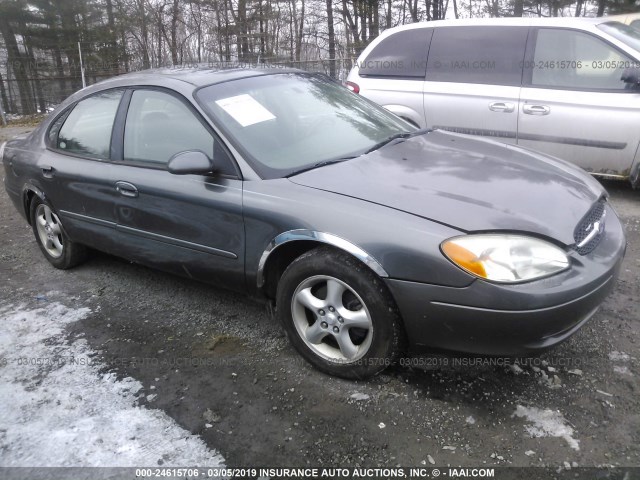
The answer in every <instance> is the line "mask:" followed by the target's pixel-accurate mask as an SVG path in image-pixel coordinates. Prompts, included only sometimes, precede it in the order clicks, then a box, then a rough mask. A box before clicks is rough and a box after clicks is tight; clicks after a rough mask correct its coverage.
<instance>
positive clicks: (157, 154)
mask: <svg viewBox="0 0 640 480" xmlns="http://www.w3.org/2000/svg"><path fill="white" fill-rule="evenodd" d="M213 147H214V140H213V136H212V135H211V133H209V131H208V130H207V129H206V128H205V127H204V125H202V123H200V121H199V120H198V119H197V118H196V116H195V115H194V113H193V112H192V111H191V110H190V109H189V108H188V107H187V106H186V105H185V104H184V103H183V102H182V101H180V100H179V99H178V98H176V97H175V96H173V95H169V94H168V93H164V92H160V91H157V90H136V91H135V92H133V95H132V96H131V103H130V104H129V111H128V113H127V121H126V124H125V129H124V159H125V160H132V161H138V162H147V163H152V164H156V165H166V164H167V163H168V162H169V159H170V158H171V157H172V156H173V155H175V154H176V153H180V152H184V151H187V150H201V151H203V152H204V153H206V154H207V156H208V157H209V158H213Z"/></svg>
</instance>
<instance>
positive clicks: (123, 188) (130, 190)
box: [116, 182, 138, 198]
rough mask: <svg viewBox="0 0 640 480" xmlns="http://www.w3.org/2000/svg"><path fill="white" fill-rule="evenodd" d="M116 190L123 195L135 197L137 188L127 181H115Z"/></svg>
mask: <svg viewBox="0 0 640 480" xmlns="http://www.w3.org/2000/svg"><path fill="white" fill-rule="evenodd" d="M116 190H117V191H118V193H119V194H120V195H122V196H123V197H132V198H135V197H137V196H138V189H137V188H136V186H135V185H134V184H132V183H129V182H116Z"/></svg>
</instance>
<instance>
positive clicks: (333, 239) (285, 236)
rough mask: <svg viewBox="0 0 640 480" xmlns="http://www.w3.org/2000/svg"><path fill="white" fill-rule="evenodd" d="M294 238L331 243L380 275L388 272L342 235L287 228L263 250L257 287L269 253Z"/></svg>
mask: <svg viewBox="0 0 640 480" xmlns="http://www.w3.org/2000/svg"><path fill="white" fill-rule="evenodd" d="M296 240H314V241H316V242H321V243H326V244H328V245H333V246H334V247H336V248H339V249H340V250H344V251H345V252H348V253H350V254H351V255H353V256H354V257H356V258H357V259H358V260H360V261H361V262H362V263H364V264H365V265H367V266H368V267H369V268H370V269H371V270H373V271H374V272H375V273H376V274H377V275H378V276H380V277H388V276H389V274H388V273H387V272H386V271H385V269H384V268H382V265H380V263H379V262H378V261H377V260H376V259H375V258H373V257H372V256H371V255H369V254H368V253H367V252H365V251H364V250H363V249H362V248H360V247H358V246H357V245H354V244H353V243H351V242H349V241H348V240H345V239H344V238H342V237H338V236H337V235H333V234H331V233H325V232H316V231H313V230H304V229H300V230H289V231H288V232H283V233H281V234H280V235H278V236H277V237H276V238H274V239H273V240H271V242H270V243H269V245H268V246H267V248H266V249H265V251H264V252H263V253H262V256H261V257H260V262H259V263H258V275H257V280H258V288H259V289H260V288H262V287H263V286H264V267H265V266H266V264H267V260H268V259H269V255H271V254H272V253H273V252H274V251H275V250H276V249H277V248H278V247H279V246H280V245H282V244H284V243H288V242H294V241H296Z"/></svg>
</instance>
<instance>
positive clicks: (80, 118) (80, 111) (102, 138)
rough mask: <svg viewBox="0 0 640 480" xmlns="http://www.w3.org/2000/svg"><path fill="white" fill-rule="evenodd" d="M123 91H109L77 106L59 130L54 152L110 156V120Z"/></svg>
mask: <svg viewBox="0 0 640 480" xmlns="http://www.w3.org/2000/svg"><path fill="white" fill-rule="evenodd" d="M121 97H122V90H109V91H106V92H101V93H98V94H96V95H92V96H91V97H89V98H85V99H84V100H82V101H80V102H78V104H77V105H76V106H75V107H74V108H73V110H72V111H71V113H70V114H69V116H68V117H67V118H66V120H65V121H64V125H62V128H60V132H59V133H58V139H57V142H56V148H58V149H59V150H64V151H65V152H70V153H76V154H78V155H83V156H86V157H92V158H100V159H107V158H109V156H110V154H109V153H110V147H111V131H112V130H113V120H114V118H115V116H116V111H117V110H118V105H119V104H120V98H121Z"/></svg>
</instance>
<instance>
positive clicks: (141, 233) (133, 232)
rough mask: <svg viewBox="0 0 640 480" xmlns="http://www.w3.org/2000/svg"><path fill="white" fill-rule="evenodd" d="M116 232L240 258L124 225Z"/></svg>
mask: <svg viewBox="0 0 640 480" xmlns="http://www.w3.org/2000/svg"><path fill="white" fill-rule="evenodd" d="M116 230H117V231H119V232H123V233H130V234H131V235H137V236H139V237H143V238H148V239H150V240H156V241H158V242H162V243H167V244H169V245H174V246H176V247H182V248H188V249H190V250H196V251H198V252H204V253H210V254H211V255H217V256H219V257H225V258H232V259H234V260H235V259H237V258H238V256H237V255H236V254H235V253H233V252H227V251H226V250H220V249H218V248H214V247H209V246H207V245H201V244H199V243H193V242H188V241H187V240H180V239H178V238H173V237H167V236H165V235H160V234H158V233H151V232H147V231H146V230H138V229H137V228H131V227H126V226H124V225H116Z"/></svg>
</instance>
